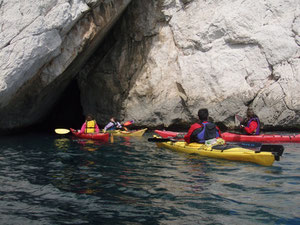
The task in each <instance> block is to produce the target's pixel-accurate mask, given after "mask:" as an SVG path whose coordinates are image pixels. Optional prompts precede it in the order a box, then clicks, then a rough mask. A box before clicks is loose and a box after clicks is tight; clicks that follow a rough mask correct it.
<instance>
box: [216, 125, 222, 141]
mask: <svg viewBox="0 0 300 225" xmlns="http://www.w3.org/2000/svg"><path fill="white" fill-rule="evenodd" d="M216 128H217V131H218V133H219V138H222V134H221V130H220V128H219V127H218V126H216Z"/></svg>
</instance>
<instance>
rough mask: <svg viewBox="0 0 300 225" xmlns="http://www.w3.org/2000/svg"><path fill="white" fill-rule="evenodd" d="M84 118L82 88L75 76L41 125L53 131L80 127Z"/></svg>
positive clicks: (44, 128) (46, 129)
mask: <svg viewBox="0 0 300 225" xmlns="http://www.w3.org/2000/svg"><path fill="white" fill-rule="evenodd" d="M84 120H85V117H84V114H83V109H82V106H81V102H80V89H79V87H78V84H77V80H76V78H75V79H73V80H72V81H71V82H70V84H69V85H68V86H67V88H66V89H65V90H64V92H63V93H62V95H61V97H60V99H59V100H58V101H57V102H56V104H55V105H54V106H53V108H52V110H51V111H50V112H49V114H48V116H47V117H46V118H45V120H44V121H42V123H41V124H40V125H39V126H40V128H42V129H43V130H45V131H51V132H53V130H54V129H55V128H66V129H69V128H74V129H80V127H81V125H82V124H83V122H84Z"/></svg>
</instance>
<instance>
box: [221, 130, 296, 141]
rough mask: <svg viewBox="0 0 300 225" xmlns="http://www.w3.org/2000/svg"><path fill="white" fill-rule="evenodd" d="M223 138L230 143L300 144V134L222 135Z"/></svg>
mask: <svg viewBox="0 0 300 225" xmlns="http://www.w3.org/2000/svg"><path fill="white" fill-rule="evenodd" d="M222 138H223V139H224V140H225V141H228V142H264V143H275V142H294V143H300V134H298V135H279V134H260V135H246V134H233V133H228V132H226V133H222Z"/></svg>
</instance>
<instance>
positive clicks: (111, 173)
mask: <svg viewBox="0 0 300 225" xmlns="http://www.w3.org/2000/svg"><path fill="white" fill-rule="evenodd" d="M151 135H152V134H151V133H146V134H145V136H144V137H131V138H129V137H125V138H122V137H120V138H116V137H115V138H114V140H110V142H108V143H103V142H99V141H92V140H80V139H76V138H73V137H72V136H71V135H64V136H60V135H54V134H34V133H33V134H27V135H22V136H21V135H20V136H10V137H9V136H6V137H1V138H0V143H1V144H0V224H2V225H4V224H14V225H15V224H28V225H29V224H30V225H31V224H243V225H246V224H295V225H296V224H300V144H284V146H285V152H284V154H283V156H282V158H281V161H279V162H278V161H275V163H274V164H273V166H271V167H265V166H260V165H256V164H253V163H242V162H233V161H227V160H221V159H212V158H207V157H201V156H196V155H187V154H183V153H178V152H173V151H171V150H167V149H160V148H157V147H156V145H155V143H150V142H148V141H147V138H148V137H151ZM112 141H113V143H112Z"/></svg>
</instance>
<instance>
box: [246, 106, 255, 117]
mask: <svg viewBox="0 0 300 225" xmlns="http://www.w3.org/2000/svg"><path fill="white" fill-rule="evenodd" d="M247 117H248V118H253V117H255V114H254V111H253V109H251V108H248V109H247Z"/></svg>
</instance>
